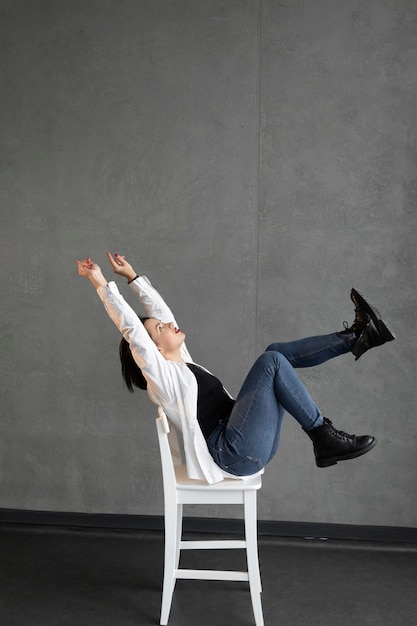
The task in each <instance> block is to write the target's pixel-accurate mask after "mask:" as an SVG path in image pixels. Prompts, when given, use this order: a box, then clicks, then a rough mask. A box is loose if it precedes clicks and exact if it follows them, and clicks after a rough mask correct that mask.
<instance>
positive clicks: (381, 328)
mask: <svg viewBox="0 0 417 626" xmlns="http://www.w3.org/2000/svg"><path fill="white" fill-rule="evenodd" d="M352 295H353V296H354V297H355V299H356V301H357V302H358V304H359V305H360V306H361V307H363V308H364V309H365V311H366V312H367V313H368V315H369V316H370V318H371V319H372V321H373V323H374V324H375V328H376V329H377V331H378V332H379V334H380V335H381V337H382V338H383V339H385V341H393V340H394V339H395V335H394V333H393V332H392V331H391V330H390V328H389V327H388V324H387V323H386V322H384V320H383V319H382V317H381V314H380V312H379V311H378V309H377V308H376V306H374V305H373V304H371V303H370V302H368V300H366V298H365V296H364V295H363V294H361V293H360V292H359V291H357V290H356V289H353V288H352Z"/></svg>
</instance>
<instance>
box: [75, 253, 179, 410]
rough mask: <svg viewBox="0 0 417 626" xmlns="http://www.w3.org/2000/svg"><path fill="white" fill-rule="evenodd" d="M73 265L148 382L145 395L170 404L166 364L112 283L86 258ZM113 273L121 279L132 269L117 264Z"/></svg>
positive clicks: (126, 276) (129, 273)
mask: <svg viewBox="0 0 417 626" xmlns="http://www.w3.org/2000/svg"><path fill="white" fill-rule="evenodd" d="M113 261H114V259H113ZM77 265H78V273H79V274H80V276H83V277H85V278H88V279H89V280H90V282H91V283H92V285H93V286H94V287H95V288H96V290H97V294H98V296H99V298H100V299H101V301H102V302H103V305H104V307H105V309H106V311H107V313H108V315H109V317H110V318H111V320H112V321H113V322H114V324H115V325H116V326H117V328H118V329H119V331H120V332H121V333H122V335H123V337H124V338H125V339H126V341H128V342H129V344H130V349H131V352H132V355H133V358H134V359H135V361H136V363H137V364H138V366H139V367H140V368H141V370H142V372H143V374H144V375H145V377H146V378H147V379H148V391H149V392H151V391H152V392H153V396H157V397H159V398H164V399H165V401H171V400H172V397H173V385H172V377H171V373H170V368H169V364H168V362H167V361H166V360H165V359H164V357H163V356H162V355H161V354H160V353H159V351H158V349H157V347H156V345H155V343H154V342H153V341H152V339H151V337H150V336H149V334H148V332H147V330H146V329H145V327H144V325H143V324H142V322H141V321H140V319H139V317H138V316H137V314H136V313H135V311H134V310H133V309H132V307H131V306H130V305H129V304H128V303H127V302H126V300H125V299H124V298H123V296H122V295H121V294H120V293H119V290H118V289H117V286H116V283H115V282H113V281H111V282H109V283H108V282H107V280H106V278H105V277H104V276H103V273H102V271H101V269H100V267H99V266H98V265H97V264H96V263H93V262H92V261H91V259H89V258H87V259H84V261H77ZM127 266H129V268H130V269H129V268H128V267H127ZM116 269H117V270H118V271H117V272H116V273H118V274H120V275H121V276H124V277H125V278H128V277H129V276H130V275H131V272H130V270H131V269H132V268H131V266H130V265H129V264H128V263H127V262H123V261H122V262H121V263H117V266H116ZM135 275H136V274H135Z"/></svg>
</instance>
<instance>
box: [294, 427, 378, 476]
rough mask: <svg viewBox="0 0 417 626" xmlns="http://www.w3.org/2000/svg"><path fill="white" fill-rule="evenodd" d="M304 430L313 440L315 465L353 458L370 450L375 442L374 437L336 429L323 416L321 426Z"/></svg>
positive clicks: (322, 465)
mask: <svg viewBox="0 0 417 626" xmlns="http://www.w3.org/2000/svg"><path fill="white" fill-rule="evenodd" d="M304 430H305V429H304ZM305 432H306V433H307V435H308V436H309V437H310V439H311V441H312V442H313V445H314V454H315V457H316V465H317V467H329V466H330V465H336V463H337V462H338V461H347V460H348V459H355V458H356V457H358V456H362V454H366V453H367V452H369V450H372V448H373V447H374V446H375V444H376V439H375V438H374V437H370V436H369V435H363V436H361V437H356V435H348V434H347V433H344V432H343V431H342V430H336V428H335V427H334V426H333V424H332V422H331V421H330V420H329V419H327V417H324V418H323V424H322V426H318V427H317V428H313V429H312V430H306V431H305Z"/></svg>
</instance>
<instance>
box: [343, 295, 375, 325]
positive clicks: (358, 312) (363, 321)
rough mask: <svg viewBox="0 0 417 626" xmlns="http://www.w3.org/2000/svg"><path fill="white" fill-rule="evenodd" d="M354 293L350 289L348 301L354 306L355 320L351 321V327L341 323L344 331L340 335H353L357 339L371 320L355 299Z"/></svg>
mask: <svg viewBox="0 0 417 626" xmlns="http://www.w3.org/2000/svg"><path fill="white" fill-rule="evenodd" d="M354 291H355V290H354V289H352V291H351V292H350V299H351V300H352V302H353V304H354V305H355V319H354V320H353V324H352V326H348V325H347V322H343V324H344V330H342V334H352V333H354V334H355V335H356V337H359V336H360V334H361V332H362V331H363V329H364V328H365V327H366V325H367V324H368V322H369V320H370V319H371V318H370V317H369V315H368V313H367V311H366V310H365V308H364V307H363V306H361V305H360V303H359V302H358V301H357V300H356V299H355V295H354Z"/></svg>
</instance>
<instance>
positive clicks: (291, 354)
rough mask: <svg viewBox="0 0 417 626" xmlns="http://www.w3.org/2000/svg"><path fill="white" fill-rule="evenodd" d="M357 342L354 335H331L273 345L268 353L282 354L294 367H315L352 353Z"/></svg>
mask: <svg viewBox="0 0 417 626" xmlns="http://www.w3.org/2000/svg"><path fill="white" fill-rule="evenodd" d="M356 340H357V337H356V335H355V334H354V333H347V334H346V333H331V334H330V335H318V336H315V337H306V338H305V339H298V340H296V341H287V342H282V343H273V344H271V345H270V346H268V348H267V351H269V350H272V351H274V352H280V353H281V354H283V355H284V356H285V357H286V358H287V359H288V361H289V362H290V363H291V365H292V366H293V367H313V366H315V365H320V364H321V363H324V362H325V361H328V360H329V359H334V358H335V357H337V356H340V355H341V354H346V353H347V352H350V351H351V349H352V347H353V346H354V344H355V343H356Z"/></svg>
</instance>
